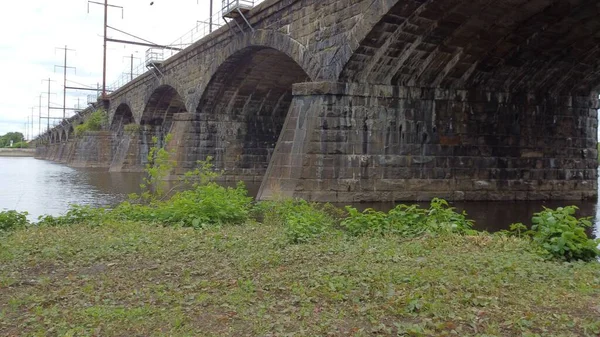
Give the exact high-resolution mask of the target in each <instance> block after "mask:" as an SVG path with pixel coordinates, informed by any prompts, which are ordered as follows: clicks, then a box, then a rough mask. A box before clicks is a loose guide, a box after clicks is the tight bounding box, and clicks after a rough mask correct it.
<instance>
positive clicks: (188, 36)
mask: <svg viewBox="0 0 600 337" xmlns="http://www.w3.org/2000/svg"><path fill="white" fill-rule="evenodd" d="M263 1H264V0H222V2H223V6H222V9H221V10H219V11H218V12H217V13H215V14H214V15H213V16H212V20H211V18H208V19H206V20H202V21H196V25H195V26H194V28H192V29H191V30H189V31H187V32H186V33H185V34H183V35H182V36H181V37H179V38H177V39H176V40H175V41H173V42H171V43H170V44H168V45H166V46H164V47H152V48H149V49H148V50H147V51H146V55H145V58H144V60H142V61H141V62H140V63H138V64H137V65H136V66H134V67H130V68H129V69H127V70H125V71H124V72H123V73H121V75H120V76H119V78H118V79H117V80H116V81H114V82H113V83H112V84H110V85H109V86H108V89H109V90H111V91H115V90H117V89H119V88H121V87H123V86H124V85H125V84H127V83H129V82H131V81H133V80H134V79H136V78H137V77H139V76H141V75H143V74H144V73H146V72H147V71H149V70H150V68H152V66H153V65H155V64H157V63H159V62H162V61H164V60H166V59H168V58H170V57H172V56H174V55H176V54H177V53H179V52H180V51H181V50H183V49H185V48H187V47H189V46H191V45H192V44H194V43H195V42H197V41H198V40H200V39H202V38H203V37H205V36H207V35H209V34H210V33H211V32H213V31H215V30H217V29H218V28H220V27H222V26H224V25H226V22H225V19H224V18H223V17H224V13H225V14H227V13H229V12H230V11H232V10H234V9H235V8H237V7H242V8H252V7H254V6H256V5H258V4H260V3H262V2H263ZM211 25H212V27H211ZM165 47H166V48H165Z"/></svg>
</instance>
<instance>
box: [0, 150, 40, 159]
mask: <svg viewBox="0 0 600 337" xmlns="http://www.w3.org/2000/svg"><path fill="white" fill-rule="evenodd" d="M34 156H35V149H11V148H0V157H34Z"/></svg>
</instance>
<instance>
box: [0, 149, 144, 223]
mask: <svg viewBox="0 0 600 337" xmlns="http://www.w3.org/2000/svg"><path fill="white" fill-rule="evenodd" d="M141 178H142V175H141V174H139V173H110V172H106V170H105V169H102V170H99V169H76V168H71V167H68V166H65V165H61V164H57V163H53V162H50V161H44V160H37V159H34V158H10V157H0V210H10V209H14V210H18V211H27V212H29V214H30V215H29V218H30V220H36V219H37V217H38V216H40V215H45V214H50V215H60V214H62V213H64V212H65V211H66V210H67V209H68V208H69V205H71V204H80V205H94V206H108V205H114V204H116V203H118V202H120V201H122V200H124V199H125V198H126V197H127V194H129V193H132V192H139V184H140V182H141Z"/></svg>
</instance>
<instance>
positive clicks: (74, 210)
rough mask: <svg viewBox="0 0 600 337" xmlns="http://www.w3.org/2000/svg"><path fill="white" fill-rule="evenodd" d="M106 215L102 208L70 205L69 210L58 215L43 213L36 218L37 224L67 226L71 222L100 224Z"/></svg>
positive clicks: (71, 223)
mask: <svg viewBox="0 0 600 337" xmlns="http://www.w3.org/2000/svg"><path fill="white" fill-rule="evenodd" d="M107 217H108V212H107V211H106V210H105V209H104V208H96V207H92V206H87V205H83V206H82V205H71V206H70V207H69V210H68V211H67V212H66V213H65V214H64V215H60V216H52V215H45V216H40V217H39V218H38V220H39V221H38V222H37V225H38V226H67V225H73V224H80V223H87V224H92V225H100V224H102V221H104V220H105V219H106V218H107Z"/></svg>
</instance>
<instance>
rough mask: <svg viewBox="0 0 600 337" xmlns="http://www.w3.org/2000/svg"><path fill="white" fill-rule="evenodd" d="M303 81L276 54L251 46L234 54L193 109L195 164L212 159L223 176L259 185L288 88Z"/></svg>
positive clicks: (301, 72) (280, 122)
mask: <svg viewBox="0 0 600 337" xmlns="http://www.w3.org/2000/svg"><path fill="white" fill-rule="evenodd" d="M307 80H310V78H309V76H308V75H307V74H306V72H305V71H304V70H303V69H302V67H300V65H298V64H297V63H296V62H295V61H294V60H293V59H292V58H291V57H289V56H288V55H286V54H285V53H283V52H281V51H278V50H276V49H273V48H267V47H256V46H255V47H248V48H245V49H243V50H241V51H239V52H237V53H235V54H233V55H232V56H231V57H229V58H228V59H227V60H226V61H225V62H223V64H221V66H220V67H219V68H218V70H217V71H216V72H215V74H214V75H213V76H212V78H211V80H210V82H209V83H208V85H207V86H206V89H205V90H204V93H203V95H202V97H201V99H200V102H199V104H198V106H197V108H196V115H195V117H196V121H195V122H194V123H193V125H194V129H195V130H194V133H195V134H197V135H198V137H197V141H196V143H195V144H193V147H194V148H196V149H197V153H198V156H196V157H195V158H194V159H196V160H198V159H200V160H202V159H205V158H206V157H207V156H212V157H213V158H214V162H215V165H216V167H218V168H220V169H224V170H225V174H226V175H232V176H235V177H236V178H235V179H241V180H247V181H255V182H257V183H258V182H260V181H261V180H262V177H263V175H264V173H265V171H266V169H267V167H268V164H269V161H270V157H271V155H272V153H273V150H274V148H275V145H276V144H277V140H278V138H279V134H280V133H281V130H282V128H283V124H284V121H285V119H286V116H287V113H288V110H289V108H290V105H291V102H292V85H293V84H294V83H299V82H305V81H307Z"/></svg>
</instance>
